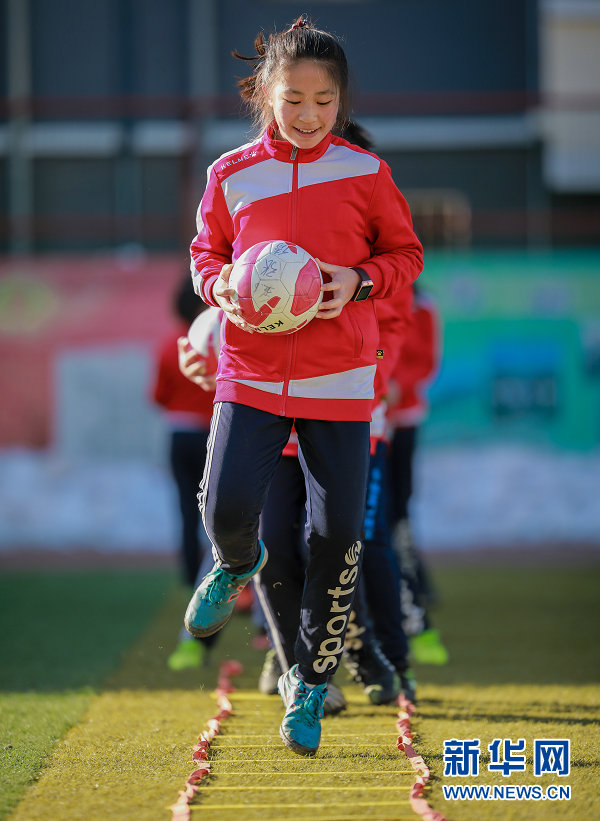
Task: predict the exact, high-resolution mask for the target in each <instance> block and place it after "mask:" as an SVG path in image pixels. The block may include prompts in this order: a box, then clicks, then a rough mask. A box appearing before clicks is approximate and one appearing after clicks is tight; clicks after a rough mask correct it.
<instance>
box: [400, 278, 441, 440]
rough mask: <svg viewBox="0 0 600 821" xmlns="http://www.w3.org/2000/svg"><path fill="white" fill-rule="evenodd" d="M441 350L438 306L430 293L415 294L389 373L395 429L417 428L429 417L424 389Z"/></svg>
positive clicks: (436, 364)
mask: <svg viewBox="0 0 600 821" xmlns="http://www.w3.org/2000/svg"><path fill="white" fill-rule="evenodd" d="M440 352H441V342H440V325H439V316H438V311H437V308H436V306H435V304H434V303H433V302H432V300H431V299H430V298H429V297H427V295H425V294H422V293H420V292H418V293H415V295H414V299H413V307H412V314H411V321H410V323H409V325H408V327H407V329H406V334H405V338H404V342H403V344H402V348H401V350H400V354H399V357H398V359H397V362H396V366H395V368H394V370H393V372H392V374H391V376H390V389H389V391H388V413H387V417H388V423H389V425H390V426H391V427H392V428H397V427H414V426H416V425H418V424H420V422H422V421H423V419H424V418H425V417H426V415H427V411H428V408H429V405H428V402H427V398H426V395H425V391H426V389H427V387H428V385H429V383H430V382H431V381H432V380H433V379H434V377H435V376H436V374H437V371H438V368H439V363H440Z"/></svg>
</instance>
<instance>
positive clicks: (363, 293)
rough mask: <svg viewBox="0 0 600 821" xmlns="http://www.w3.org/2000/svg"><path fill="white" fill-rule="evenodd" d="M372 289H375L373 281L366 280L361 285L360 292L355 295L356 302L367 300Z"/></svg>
mask: <svg viewBox="0 0 600 821" xmlns="http://www.w3.org/2000/svg"><path fill="white" fill-rule="evenodd" d="M372 290H373V283H372V282H364V283H363V284H362V285H361V286H360V290H359V291H358V293H357V294H356V296H355V297H354V302H362V301H363V300H365V299H366V298H367V297H368V296H369V294H370V293H371V291H372Z"/></svg>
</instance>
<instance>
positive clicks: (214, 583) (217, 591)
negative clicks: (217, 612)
mask: <svg viewBox="0 0 600 821" xmlns="http://www.w3.org/2000/svg"><path fill="white" fill-rule="evenodd" d="M229 587H233V579H232V578H231V576H229V575H228V574H227V573H226V572H225V571H224V570H215V571H214V572H213V573H212V579H211V580H210V582H209V583H208V586H207V588H206V595H207V597H208V600H209V601H210V602H211V604H219V602H221V601H222V600H223V598H224V596H225V594H226V592H227V589H228V588H229Z"/></svg>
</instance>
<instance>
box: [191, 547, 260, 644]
mask: <svg viewBox="0 0 600 821" xmlns="http://www.w3.org/2000/svg"><path fill="white" fill-rule="evenodd" d="M258 547H259V554H258V559H257V560H256V564H255V565H254V567H253V568H252V570H249V571H248V572H247V573H240V574H235V573H228V572H227V571H226V570H222V569H221V568H220V566H219V565H218V564H215V565H214V567H213V569H212V570H211V571H210V573H207V574H206V576H205V577H204V578H203V579H202V582H201V583H200V585H199V586H198V587H197V588H196V591H195V592H194V595H193V596H192V598H191V600H190V603H189V604H188V607H187V610H186V613H185V619H184V623H185V627H186V629H187V630H188V631H189V632H190V633H191V634H192V636H196V638H199V639H201V638H204V637H205V636H212V634H213V633H216V632H217V630H220V629H221V627H223V626H224V625H225V624H226V623H227V622H228V621H229V618H230V616H231V614H232V613H233V608H234V607H235V603H236V601H237V598H238V596H239V595H240V593H241V592H242V591H243V589H244V587H246V585H247V584H248V582H249V581H250V579H251V578H252V577H253V576H256V574H257V573H258V572H259V571H260V570H261V568H262V567H264V565H265V562H266V561H267V551H266V549H265V546H264V544H263V543H262V542H261V540H260V539H259V540H258Z"/></svg>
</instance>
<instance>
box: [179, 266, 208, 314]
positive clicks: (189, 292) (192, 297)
mask: <svg viewBox="0 0 600 821" xmlns="http://www.w3.org/2000/svg"><path fill="white" fill-rule="evenodd" d="M172 305H173V311H174V312H175V314H176V316H178V317H179V319H182V320H183V321H184V322H185V323H187V324H188V325H191V324H192V322H193V321H194V319H196V317H197V316H198V314H201V313H202V311H204V310H205V308H208V305H207V304H206V303H205V302H203V301H202V300H201V299H200V297H199V296H198V294H197V293H196V292H195V291H194V283H193V281H192V275H191V274H190V271H189V269H188V270H187V271H186V272H185V273H184V275H183V277H182V278H181V280H180V282H179V283H178V284H177V287H176V288H175V291H174V293H173V303H172Z"/></svg>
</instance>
